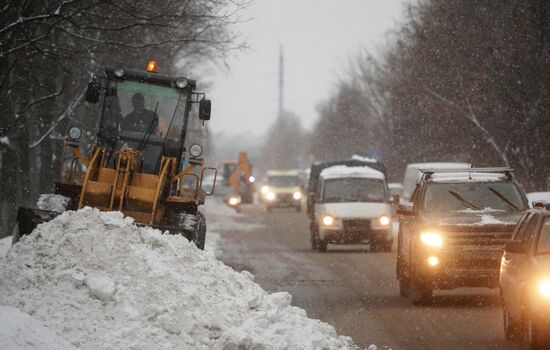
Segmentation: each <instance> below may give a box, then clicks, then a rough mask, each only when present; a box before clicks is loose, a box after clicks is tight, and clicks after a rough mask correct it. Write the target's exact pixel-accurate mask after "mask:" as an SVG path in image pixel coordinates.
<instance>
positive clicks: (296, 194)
mask: <svg viewBox="0 0 550 350" xmlns="http://www.w3.org/2000/svg"><path fill="white" fill-rule="evenodd" d="M292 198H294V199H295V200H299V199H300V198H302V193H300V192H294V194H293V195H292Z"/></svg>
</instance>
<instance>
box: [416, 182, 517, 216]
mask: <svg viewBox="0 0 550 350" xmlns="http://www.w3.org/2000/svg"><path fill="white" fill-rule="evenodd" d="M423 209H424V210H425V211H427V212H453V211H454V212H469V211H502V212H510V211H522V210H525V209H527V208H526V205H525V202H524V200H523V198H522V196H521V194H520V191H519V189H518V188H517V186H516V185H515V184H514V183H513V182H509V181H508V182H486V183H472V182H465V183H432V184H429V185H428V187H427V189H426V194H425V195H424V204H423Z"/></svg>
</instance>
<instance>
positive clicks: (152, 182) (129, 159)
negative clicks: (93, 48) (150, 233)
mask: <svg viewBox="0 0 550 350" xmlns="http://www.w3.org/2000/svg"><path fill="white" fill-rule="evenodd" d="M157 70H158V69H157V64H156V62H155V61H150V62H149V63H148V65H147V71H139V70H130V69H125V68H121V67H116V68H111V67H108V68H106V69H105V74H104V75H100V76H98V75H96V76H93V78H92V80H91V81H90V83H89V84H88V89H87V91H86V101H87V102H89V103H95V104H98V103H99V102H101V103H100V105H101V109H100V110H101V112H100V122H99V128H98V130H97V142H96V144H95V145H94V146H93V147H92V148H91V151H90V152H89V154H87V155H85V154H84V153H83V152H82V151H81V150H80V147H79V139H80V137H81V135H82V131H81V130H80V129H79V128H78V127H72V128H70V129H69V132H68V137H67V138H66V140H65V143H64V150H63V157H62V158H61V159H62V161H61V163H62V164H61V166H62V170H63V171H62V173H63V176H62V178H61V179H60V180H59V181H56V182H55V191H54V192H55V194H59V195H63V196H65V197H68V198H69V199H70V200H69V201H68V202H69V204H68V207H67V209H70V210H77V209H80V208H82V207H85V206H88V207H93V208H97V209H99V210H104V211H113V210H114V211H121V212H122V213H123V214H124V215H126V216H130V217H132V218H134V219H135V221H136V222H137V223H138V224H141V225H147V226H151V227H154V228H158V229H160V230H162V231H169V232H170V233H172V234H181V235H184V236H185V237H187V238H188V239H189V240H191V241H193V242H194V243H195V244H196V246H197V247H198V248H200V249H204V244H205V239H206V237H205V236H206V220H205V218H204V216H203V215H202V214H201V213H200V212H199V211H198V209H199V206H201V205H202V204H204V201H205V196H206V195H210V194H212V193H213V192H214V187H215V177H216V176H217V170H216V168H211V167H205V166H204V161H203V159H202V158H201V155H202V147H201V145H199V144H192V145H186V143H185V140H186V133H187V125H188V122H189V118H190V115H191V113H190V112H191V110H192V107H193V106H194V105H197V104H198V106H199V108H198V118H199V119H200V120H201V121H203V122H204V121H206V120H210V111H211V102H210V100H207V99H206V98H205V94H204V93H199V92H196V91H195V88H196V83H195V81H194V80H191V79H187V78H184V77H173V76H168V75H162V74H158V72H157ZM186 146H187V147H186ZM67 159H69V161H66V160H67ZM212 175H213V176H214V184H213V185H212V186H211V188H210V189H203V185H202V179H203V178H205V177H206V176H210V177H211V176H212ZM57 215H59V213H58V212H53V211H49V210H40V209H35V208H25V207H21V208H19V210H18V213H17V221H18V230H16V233H15V234H14V242H16V241H17V240H19V237H20V236H22V235H25V234H28V233H30V232H32V230H33V229H34V228H35V227H36V225H37V224H39V223H41V222H45V221H48V220H51V219H52V218H54V217H56V216H57Z"/></svg>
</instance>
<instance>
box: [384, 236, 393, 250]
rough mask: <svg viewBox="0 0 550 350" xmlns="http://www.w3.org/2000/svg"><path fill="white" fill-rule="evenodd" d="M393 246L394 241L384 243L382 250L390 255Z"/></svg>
mask: <svg viewBox="0 0 550 350" xmlns="http://www.w3.org/2000/svg"><path fill="white" fill-rule="evenodd" d="M392 246H393V239H392V240H391V241H389V242H384V243H383V244H382V250H383V251H384V252H386V253H389V252H391V248H392Z"/></svg>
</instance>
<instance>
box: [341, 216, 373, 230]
mask: <svg viewBox="0 0 550 350" xmlns="http://www.w3.org/2000/svg"><path fill="white" fill-rule="evenodd" d="M369 228H370V220H366V219H346V220H344V229H345V230H346V231H368V230H369Z"/></svg>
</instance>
